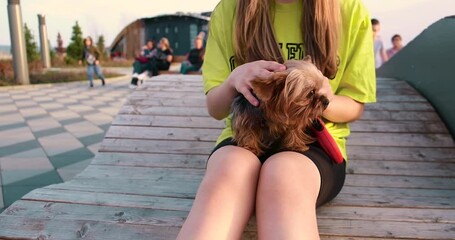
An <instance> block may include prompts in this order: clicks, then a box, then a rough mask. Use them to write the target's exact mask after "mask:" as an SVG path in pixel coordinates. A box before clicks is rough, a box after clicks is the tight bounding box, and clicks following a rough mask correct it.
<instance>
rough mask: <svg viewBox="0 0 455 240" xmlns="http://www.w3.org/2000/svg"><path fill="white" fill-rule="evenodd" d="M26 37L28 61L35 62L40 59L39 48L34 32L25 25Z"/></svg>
mask: <svg viewBox="0 0 455 240" xmlns="http://www.w3.org/2000/svg"><path fill="white" fill-rule="evenodd" d="M24 35H25V48H26V51H27V61H28V62H33V61H36V60H38V59H39V53H38V46H37V45H36V42H35V38H34V36H33V34H32V31H30V29H29V28H28V27H27V24H24Z"/></svg>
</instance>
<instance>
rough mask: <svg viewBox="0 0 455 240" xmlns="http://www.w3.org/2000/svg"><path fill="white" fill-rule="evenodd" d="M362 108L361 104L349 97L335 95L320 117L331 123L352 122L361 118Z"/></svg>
mask: <svg viewBox="0 0 455 240" xmlns="http://www.w3.org/2000/svg"><path fill="white" fill-rule="evenodd" d="M363 108H364V106H363V103H360V102H357V101H355V100H353V99H352V98H350V97H346V96H338V95H335V96H334V97H333V98H332V99H331V101H330V103H329V106H328V107H327V109H326V110H325V111H324V113H323V115H322V116H323V117H324V118H326V119H327V120H329V121H331V122H339V123H341V122H352V121H355V120H357V119H359V118H360V117H361V116H362V113H363Z"/></svg>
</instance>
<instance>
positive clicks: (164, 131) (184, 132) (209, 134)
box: [105, 126, 221, 142]
mask: <svg viewBox="0 0 455 240" xmlns="http://www.w3.org/2000/svg"><path fill="white" fill-rule="evenodd" d="M220 133H221V130H220V129H201V128H171V127H139V126H111V127H110V128H109V131H108V132H107V133H106V135H105V138H115V139H128V138H129V139H147V140H149V139H152V140H153V139H155V140H186V141H210V142H215V141H216V139H217V138H218V136H219V135H220Z"/></svg>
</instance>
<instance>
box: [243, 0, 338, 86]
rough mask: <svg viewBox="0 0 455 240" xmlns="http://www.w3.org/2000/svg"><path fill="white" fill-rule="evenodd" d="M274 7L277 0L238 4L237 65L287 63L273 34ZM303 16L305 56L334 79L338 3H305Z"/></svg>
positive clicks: (308, 0) (320, 0)
mask: <svg viewBox="0 0 455 240" xmlns="http://www.w3.org/2000/svg"><path fill="white" fill-rule="evenodd" d="M297 1H298V0H297ZM273 4H275V0H238V2H237V9H236V22H235V33H234V34H235V35H234V39H235V41H234V44H235V59H236V61H237V64H238V65H241V64H243V63H247V62H251V61H256V60H269V61H277V62H281V63H283V62H284V59H283V56H282V55H281V51H280V49H279V47H278V42H277V40H276V36H275V34H274V30H273V15H272V12H271V7H272V6H273ZM302 15H303V16H302V20H301V24H302V36H303V39H302V40H303V44H304V47H305V55H310V56H311V57H312V59H313V62H314V64H315V65H316V66H317V67H318V68H319V70H321V72H322V73H323V74H324V75H325V76H327V77H334V76H335V75H336V72H337V61H338V59H337V49H338V38H339V29H340V25H341V23H340V21H341V20H340V19H341V17H340V9H339V4H338V0H303V14H302Z"/></svg>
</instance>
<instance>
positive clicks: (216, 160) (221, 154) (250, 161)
mask: <svg viewBox="0 0 455 240" xmlns="http://www.w3.org/2000/svg"><path fill="white" fill-rule="evenodd" d="M260 168H261V163H260V161H259V159H258V158H257V157H256V156H255V155H254V154H252V153H251V152H249V151H247V150H245V149H243V148H239V147H235V146H226V147H223V148H220V149H218V150H217V151H215V152H214V153H213V154H212V156H211V157H210V158H209V160H208V163H207V171H206V177H209V178H213V179H220V180H221V179H224V180H227V181H231V182H233V183H234V182H236V181H238V182H242V181H243V180H245V179H255V181H257V177H258V174H259V170H260Z"/></svg>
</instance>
